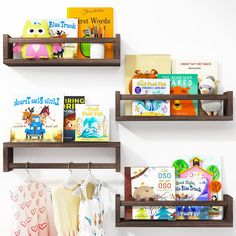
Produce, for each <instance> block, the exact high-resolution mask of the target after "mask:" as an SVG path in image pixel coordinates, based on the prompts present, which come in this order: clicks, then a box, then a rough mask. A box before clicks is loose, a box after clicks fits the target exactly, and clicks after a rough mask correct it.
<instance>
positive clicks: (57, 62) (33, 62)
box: [3, 34, 121, 66]
mask: <svg viewBox="0 0 236 236" xmlns="http://www.w3.org/2000/svg"><path fill="white" fill-rule="evenodd" d="M85 42H86V43H113V44H114V59H13V51H12V49H13V44H14V43H85ZM120 47H121V41H120V34H116V36H115V38H66V39H59V38H12V37H10V36H9V35H8V34H4V35H3V63H4V64H5V65H7V66H120Z"/></svg>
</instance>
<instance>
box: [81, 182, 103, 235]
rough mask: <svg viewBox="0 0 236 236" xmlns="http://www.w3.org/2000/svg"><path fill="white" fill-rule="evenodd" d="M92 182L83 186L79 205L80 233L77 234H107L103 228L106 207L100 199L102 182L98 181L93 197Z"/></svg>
mask: <svg viewBox="0 0 236 236" xmlns="http://www.w3.org/2000/svg"><path fill="white" fill-rule="evenodd" d="M91 185H93V184H92V183H88V184H87V185H86V186H84V187H83V186H81V188H80V191H81V202H80V207H79V233H78V234H77V236H105V233H104V230H103V220H104V207H103V203H102V201H101V199H100V191H101V188H102V183H101V182H100V181H98V183H97V184H96V186H95V189H94V193H93V196H92V197H89V194H88V192H89V190H91Z"/></svg>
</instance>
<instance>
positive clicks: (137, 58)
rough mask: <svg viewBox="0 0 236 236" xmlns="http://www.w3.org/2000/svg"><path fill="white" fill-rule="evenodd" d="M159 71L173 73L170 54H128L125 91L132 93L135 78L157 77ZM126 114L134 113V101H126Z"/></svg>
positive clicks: (126, 57) (126, 58)
mask: <svg viewBox="0 0 236 236" xmlns="http://www.w3.org/2000/svg"><path fill="white" fill-rule="evenodd" d="M158 73H162V74H164V73H165V74H170V73H171V58H170V55H165V54H163V55H162V54H159V55H158V54H157V55H154V54H153V55H126V56H125V93H126V94H132V84H133V79H156V78H157V75H158ZM125 115H132V102H131V101H126V102H125Z"/></svg>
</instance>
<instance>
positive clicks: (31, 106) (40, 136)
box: [10, 94, 64, 142]
mask: <svg viewBox="0 0 236 236" xmlns="http://www.w3.org/2000/svg"><path fill="white" fill-rule="evenodd" d="M63 100H64V99H63V96H58V95H46V94H39V95H36V94H32V95H28V94H27V95H15V96H14V97H13V99H12V101H11V110H12V111H11V117H12V121H11V129H10V141H11V142H36V141H38V142H62V137H63V135H62V133H63Z"/></svg>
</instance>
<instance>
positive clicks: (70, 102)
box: [63, 96, 85, 142]
mask: <svg viewBox="0 0 236 236" xmlns="http://www.w3.org/2000/svg"><path fill="white" fill-rule="evenodd" d="M76 104H85V98H84V96H65V97H64V132H63V142H73V141H75V124H76V122H75V121H76V115H75V106H76Z"/></svg>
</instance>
